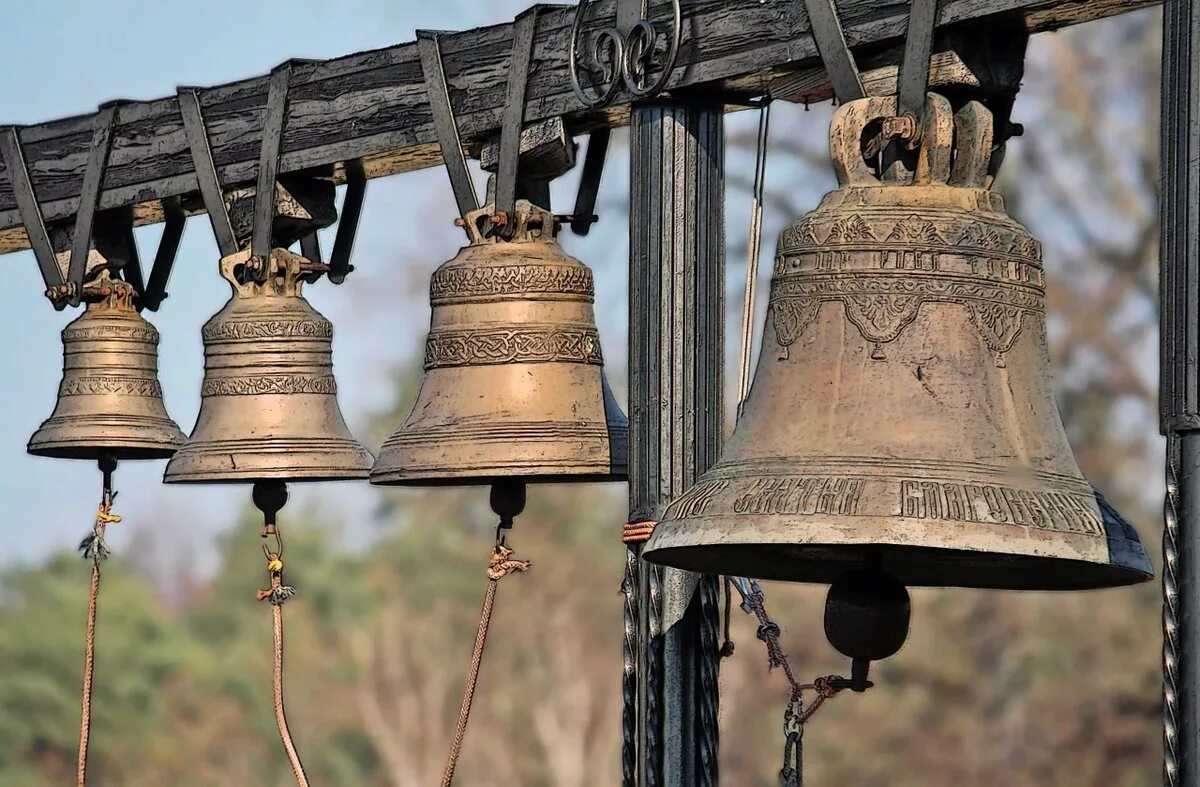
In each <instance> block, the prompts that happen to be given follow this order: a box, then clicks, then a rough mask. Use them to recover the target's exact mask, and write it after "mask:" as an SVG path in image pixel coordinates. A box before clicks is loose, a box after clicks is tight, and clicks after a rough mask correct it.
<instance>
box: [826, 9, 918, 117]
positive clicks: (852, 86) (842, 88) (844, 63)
mask: <svg viewBox="0 0 1200 787" xmlns="http://www.w3.org/2000/svg"><path fill="white" fill-rule="evenodd" d="M918 1H919V0H918ZM804 7H805V9H806V10H807V11H808V25H809V27H810V28H811V32H812V37H813V41H815V42H816V44H817V53H818V54H820V56H821V61H822V62H823V63H824V64H825V70H826V72H828V74H829V81H830V83H831V84H832V85H833V93H834V95H835V96H837V99H838V101H840V102H842V103H843V104H845V103H846V102H847V101H854V100H856V99H860V98H865V97H866V95H867V91H866V89H865V88H864V87H863V83H862V77H861V76H859V73H858V66H857V65H855V63H854V55H853V53H851V51H850V46H849V45H848V44H847V43H846V35H845V33H844V32H843V31H842V23H841V21H840V20H839V19H838V14H837V6H835V5H834V0H804Z"/></svg>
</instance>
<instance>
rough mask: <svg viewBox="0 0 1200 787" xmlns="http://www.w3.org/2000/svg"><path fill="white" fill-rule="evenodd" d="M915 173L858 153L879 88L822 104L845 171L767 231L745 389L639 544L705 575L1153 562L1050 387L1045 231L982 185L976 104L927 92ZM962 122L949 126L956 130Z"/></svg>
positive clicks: (1101, 572)
mask: <svg viewBox="0 0 1200 787" xmlns="http://www.w3.org/2000/svg"><path fill="white" fill-rule="evenodd" d="M927 106H928V108H927V110H926V113H925V114H926V122H925V126H924V130H923V134H922V137H921V144H920V151H919V156H918V158H917V160H916V162H915V170H914V171H913V174H912V177H911V179H912V183H911V184H908V183H902V182H889V180H888V178H887V176H885V177H884V178H883V179H881V178H880V177H879V176H877V175H876V174H875V171H874V170H873V169H872V167H870V166H869V165H868V163H867V161H866V160H865V159H864V153H863V150H864V147H863V140H864V138H865V137H867V136H868V135H869V126H871V125H872V124H874V123H877V122H879V121H881V120H884V119H885V118H888V117H890V116H893V115H895V112H896V105H895V99H894V98H870V99H863V100H860V101H854V102H850V103H847V104H845V105H843V106H841V107H839V108H838V110H837V113H836V114H835V116H834V120H833V124H832V128H831V144H830V147H831V153H832V157H833V160H834V166H835V168H836V170H837V176H838V181H839V184H840V185H839V188H838V189H837V190H836V191H834V192H832V193H830V194H829V195H827V196H826V197H825V198H824V200H823V201H822V202H821V205H820V207H818V208H817V209H816V210H815V211H813V212H812V213H810V214H809V215H807V216H805V217H804V218H802V219H800V220H798V221H796V222H795V223H793V224H792V225H791V226H789V227H788V228H787V229H785V230H784V231H783V233H782V235H781V237H780V241H779V251H778V254H777V257H776V261H775V275H774V279H773V281H772V283H771V294H770V307H769V315H768V319H767V324H766V328H765V331H764V335H763V339H762V342H763V344H762V353H761V356H760V358H759V362H758V368H757V371H756V375H755V379H754V386H753V388H752V390H751V391H750V395H749V397H748V398H747V401H746V406H745V411H744V415H743V417H742V419H741V421H740V422H739V424H738V426H737V429H736V430H735V432H734V434H733V436H732V437H731V439H730V440H729V441H728V443H727V444H726V446H725V451H724V454H723V456H722V457H721V459H720V461H719V462H718V463H717V464H716V465H715V466H714V467H713V468H712V469H711V470H710V471H709V472H707V473H705V474H704V476H703V477H702V478H701V480H700V482H699V483H697V484H696V485H695V486H694V487H693V488H692V489H690V490H689V491H688V492H687V493H686V494H684V495H683V496H681V497H680V498H678V499H677V500H676V501H674V502H673V503H672V504H671V506H670V507H669V508H668V509H667V511H666V512H665V515H664V516H663V518H662V521H661V522H660V523H659V524H658V525H657V527H656V528H655V529H654V532H653V535H652V537H651V538H650V540H649V542H648V543H647V545H646V548H645V553H644V554H645V557H646V558H647V559H648V560H651V561H654V562H660V563H665V564H667V565H671V566H677V567H680V568H685V569H690V570H693V571H704V572H710V573H716V574H732V575H741V576H753V577H760V578H765V579H782V580H796V581H808V582H833V581H834V580H835V579H837V578H838V577H839V576H841V575H842V574H843V572H845V571H848V570H856V569H859V568H860V567H863V566H868V567H871V568H872V570H875V569H878V570H881V571H882V572H884V573H886V574H890V575H892V576H893V577H895V578H897V579H899V580H900V581H901V582H903V583H904V584H906V585H945V586H962V587H982V588H1014V589H1077V588H1098V587H1107V586H1115V585H1125V584H1130V583H1134V582H1140V581H1143V580H1146V579H1148V578H1149V577H1150V576H1151V575H1152V569H1151V566H1150V563H1149V561H1148V560H1147V558H1146V553H1145V550H1144V549H1143V548H1142V544H1141V542H1140V540H1139V539H1138V536H1137V533H1136V532H1135V531H1134V529H1133V528H1132V527H1131V526H1130V525H1129V524H1128V523H1127V522H1126V521H1125V520H1124V519H1122V518H1121V517H1120V516H1119V515H1118V514H1117V512H1116V511H1114V510H1113V509H1112V508H1111V507H1110V506H1109V505H1108V504H1107V503H1106V502H1105V501H1104V499H1103V498H1102V497H1101V496H1100V495H1099V494H1098V493H1097V492H1096V490H1095V489H1093V488H1092V486H1091V485H1090V484H1089V483H1088V482H1087V480H1086V479H1084V477H1083V475H1082V473H1081V472H1080V470H1079V467H1078V465H1077V464H1076V462H1075V458H1074V456H1073V454H1072V453H1071V448H1070V446H1069V445H1068V443H1067V438H1066V434H1065V432H1064V430H1063V425H1062V421H1061V419H1060V417H1059V414H1058V410H1057V407H1056V406H1055V402H1054V395H1053V390H1052V386H1051V376H1050V361H1049V355H1048V353H1047V349H1046V324H1045V320H1046V316H1045V299H1044V281H1043V270H1042V259H1041V256H1042V250H1041V245H1040V244H1039V243H1038V242H1037V241H1036V240H1035V239H1034V238H1033V237H1031V236H1030V234H1029V233H1028V232H1027V231H1026V230H1025V228H1024V227H1022V226H1021V225H1020V224H1018V223H1017V222H1016V221H1014V220H1013V219H1011V218H1010V217H1009V216H1008V215H1007V214H1006V213H1005V210H1004V202H1003V200H1002V198H1001V197H1000V195H999V194H996V193H994V192H992V191H990V190H989V188H988V186H990V177H991V176H990V175H989V164H990V160H991V155H992V117H991V115H990V114H989V113H988V112H987V111H986V110H985V109H984V108H983V107H982V105H980V104H978V103H971V104H968V105H967V106H966V107H964V108H963V109H962V110H960V111H959V113H958V115H957V116H955V115H953V114H952V111H951V108H950V105H949V103H948V102H947V101H946V100H945V99H943V98H940V97H937V96H930V101H929V103H928V105H927ZM956 126H957V134H956Z"/></svg>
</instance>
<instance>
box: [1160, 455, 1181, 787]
mask: <svg viewBox="0 0 1200 787" xmlns="http://www.w3.org/2000/svg"><path fill="white" fill-rule="evenodd" d="M1166 465H1167V466H1166V471H1167V472H1166V476H1167V494H1166V498H1165V500H1164V501H1163V520H1164V525H1165V527H1164V530H1163V578H1162V593H1163V612H1162V616H1163V619H1162V628H1163V653H1162V664H1163V667H1162V672H1163V784H1164V785H1166V787H1177V786H1178V785H1179V684H1178V681H1179V436H1178V435H1177V434H1174V433H1168V435H1167V462H1166Z"/></svg>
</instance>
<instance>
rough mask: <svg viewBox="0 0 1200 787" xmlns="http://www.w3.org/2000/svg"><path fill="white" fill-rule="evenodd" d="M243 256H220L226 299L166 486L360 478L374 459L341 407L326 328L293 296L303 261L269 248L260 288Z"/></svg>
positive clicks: (210, 328) (210, 326)
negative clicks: (195, 408) (191, 419)
mask: <svg viewBox="0 0 1200 787" xmlns="http://www.w3.org/2000/svg"><path fill="white" fill-rule="evenodd" d="M249 259H250V253H249V251H242V252H239V253H237V254H233V255H230V256H228V257H225V258H224V259H222V260H221V275H222V276H223V277H224V278H225V279H226V280H227V281H228V282H229V283H230V286H231V287H232V288H233V296H232V297H231V298H230V299H229V302H228V303H226V304H225V306H224V308H222V309H221V311H219V312H217V313H216V314H215V315H213V317H212V319H210V320H209V321H208V322H207V323H205V325H204V329H203V338H204V383H203V387H202V388H201V392H200V393H201V404H200V414H199V416H198V417H197V419H196V427H195V429H193V430H192V435H191V437H189V438H188V440H187V442H186V443H184V445H183V447H181V448H180V449H179V451H178V453H176V454H175V456H174V458H172V459H171V461H170V462H169V463H167V471H166V474H165V476H164V478H163V480H164V481H166V482H168V483H176V482H201V483H204V482H250V481H258V480H264V479H279V480H288V481H325V480H334V479H343V478H365V477H366V476H367V472H368V471H369V470H370V467H371V455H370V454H369V453H368V452H367V450H366V449H365V448H363V447H362V446H361V445H360V444H359V443H358V441H357V440H355V439H354V437H353V436H352V435H351V434H350V430H349V429H348V428H347V427H346V422H345V420H343V418H342V413H341V410H340V409H339V408H338V403H337V384H336V383H335V382H334V379H333V359H332V348H331V343H332V340H333V326H332V325H331V324H330V322H329V321H328V320H326V319H325V318H324V317H322V316H321V314H320V313H319V312H317V310H316V309H314V308H313V307H312V306H310V305H309V303H308V301H307V300H305V299H304V297H303V296H302V295H301V294H300V289H301V286H302V283H303V281H304V279H305V278H306V277H307V276H309V275H311V274H310V273H309V272H308V271H307V270H306V269H305V266H306V265H308V263H307V260H305V259H304V258H303V257H301V256H299V255H296V254H293V253H291V252H289V251H287V250H285V249H275V250H273V251H272V252H271V257H270V260H269V263H268V265H269V269H270V270H271V274H270V275H269V276H268V277H267V278H266V280H265V281H264V282H262V283H260V282H258V281H257V280H255V279H254V278H252V277H247V276H246V263H247V262H248V261H249Z"/></svg>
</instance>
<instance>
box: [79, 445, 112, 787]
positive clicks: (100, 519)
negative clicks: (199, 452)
mask: <svg viewBox="0 0 1200 787" xmlns="http://www.w3.org/2000/svg"><path fill="white" fill-rule="evenodd" d="M115 464H116V463H115V462H114V463H112V465H111V466H107V467H106V466H105V465H104V464H103V463H102V464H101V467H102V468H103V469H104V481H103V486H102V491H101V494H100V505H99V506H97V508H96V520H95V522H93V523H92V532H91V533H88V534H87V535H86V536H85V537H84V538H83V540H82V541H80V542H79V553H80V555H82V556H83V559H84V560H90V561H92V582H91V586H90V587H89V589H88V611H87V629H86V633H85V634H84V641H83V691H82V692H81V698H80V714H79V715H80V719H79V758H78V760H77V761H76V767H75V783H76V784H77V785H78V787H84V784H85V783H86V782H87V761H88V743H89V739H90V738H91V732H92V678H93V675H94V673H95V669H96V611H97V602H98V600H99V597H100V564H101V563H102V562H104V561H105V560H107V559H108V558H109V556H110V555H112V552H111V550H109V548H108V543H107V542H106V541H105V540H104V534H105V531H106V530H107V529H108V526H109V525H112V524H115V523H117V522H120V521H121V517H120V516H118V515H116V514H114V513H113V512H112V504H113V501H114V500H116V499H117V493H116V492H114V491H113V490H112V470H113V468H114V467H115Z"/></svg>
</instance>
